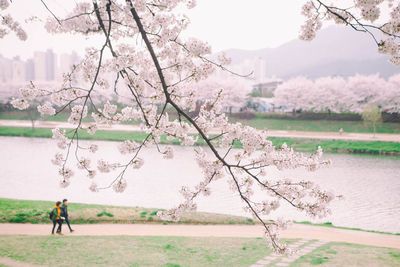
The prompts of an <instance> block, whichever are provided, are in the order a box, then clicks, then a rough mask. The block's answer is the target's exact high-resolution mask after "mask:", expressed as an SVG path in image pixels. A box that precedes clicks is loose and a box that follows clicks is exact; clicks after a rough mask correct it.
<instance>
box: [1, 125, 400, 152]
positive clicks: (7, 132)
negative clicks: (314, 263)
mask: <svg viewBox="0 0 400 267" xmlns="http://www.w3.org/2000/svg"><path fill="white" fill-rule="evenodd" d="M67 132H68V131H67ZM67 135H68V134H67ZM146 135H147V134H146V133H144V132H140V131H139V132H137V131H136V132H135V131H132V132H129V131H106V130H99V131H97V132H96V134H94V135H90V134H88V133H87V132H86V131H83V130H81V131H79V138H80V139H82V140H104V141H124V140H134V141H137V142H140V141H142V140H143V139H144V138H145V137H146ZM0 136H15V137H34V138H51V137H52V132H51V129H50V128H35V129H32V128H30V127H9V126H0ZM268 139H269V140H271V141H272V143H273V144H274V145H275V146H276V147H280V146H281V145H282V144H283V143H286V144H287V145H289V146H291V147H293V149H294V150H295V151H298V152H307V153H314V152H315V151H316V150H317V148H318V146H321V147H322V149H323V150H324V152H328V153H354V154H373V155H392V156H399V155H400V142H386V141H355V140H328V139H318V135H316V136H315V138H297V137H296V138H292V137H269V138H268ZM160 143H161V144H169V145H179V141H178V140H176V139H175V140H172V141H170V140H167V138H166V136H162V137H161V142H160ZM195 145H196V146H203V145H205V142H204V140H203V139H201V138H199V140H198V141H197V142H196V144H195ZM234 147H235V148H241V145H240V144H239V143H236V144H234Z"/></svg>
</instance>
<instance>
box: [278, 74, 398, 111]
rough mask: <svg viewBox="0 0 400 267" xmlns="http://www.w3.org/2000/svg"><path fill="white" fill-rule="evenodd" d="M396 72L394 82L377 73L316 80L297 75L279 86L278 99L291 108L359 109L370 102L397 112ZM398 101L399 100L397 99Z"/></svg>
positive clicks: (312, 109)
mask: <svg viewBox="0 0 400 267" xmlns="http://www.w3.org/2000/svg"><path fill="white" fill-rule="evenodd" d="M396 79H397V77H396V76H393V77H391V78H390V82H388V81H386V80H384V79H382V78H381V77H379V75H378V74H376V75H355V76H352V77H349V78H348V79H347V80H345V79H343V78H341V77H322V78H319V79H317V80H315V81H314V82H313V81H311V80H309V79H306V78H304V77H296V78H293V79H290V80H288V81H287V82H285V83H283V84H281V85H280V86H278V88H277V89H276V90H275V98H274V102H275V104H277V105H283V106H287V107H289V108H290V109H301V110H304V111H310V112H327V111H328V112H330V111H332V112H338V113H340V112H355V113H359V114H361V113H362V111H363V110H364V108H365V107H366V106H369V105H378V106H380V107H383V108H384V110H386V111H387V112H392V113H393V112H397V111H398V109H397V106H398V98H396V96H397V95H398V92H399V91H398V90H396V88H398V87H396V85H395V84H396ZM396 101H397V102H396Z"/></svg>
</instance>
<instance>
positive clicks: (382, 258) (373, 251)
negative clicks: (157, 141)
mask: <svg viewBox="0 0 400 267" xmlns="http://www.w3.org/2000/svg"><path fill="white" fill-rule="evenodd" d="M313 265H322V266H327V267H342V266H362V267H378V266H379V267H381V266H385V267H386V266H387V267H389V266H393V267H395V266H400V249H392V248H381V247H369V246H364V245H357V244H349V243H339V242H330V243H328V244H325V245H322V246H321V247H318V248H317V249H315V250H313V251H312V252H311V253H309V254H307V255H305V256H302V257H300V258H299V259H298V260H296V261H295V262H294V263H293V264H291V265H290V266H296V267H297V266H298V267H308V266H313Z"/></svg>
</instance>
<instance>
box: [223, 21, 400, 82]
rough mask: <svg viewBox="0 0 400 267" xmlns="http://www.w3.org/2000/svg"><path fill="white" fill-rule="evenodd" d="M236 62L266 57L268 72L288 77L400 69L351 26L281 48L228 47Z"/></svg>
mask: <svg viewBox="0 0 400 267" xmlns="http://www.w3.org/2000/svg"><path fill="white" fill-rule="evenodd" d="M225 52H226V53H227V55H228V56H229V57H231V58H232V63H233V64H240V63H241V62H243V61H244V60H246V59H253V58H258V57H259V58H262V59H264V60H265V61H266V75H267V76H274V75H275V76H278V77H281V78H284V79H287V78H291V77H294V76H298V75H304V76H307V77H309V78H317V77H321V76H329V75H332V76H334V75H340V76H345V77H347V76H352V75H355V74H357V73H359V74H375V73H380V74H381V76H382V77H388V76H391V75H393V74H396V73H400V67H396V66H394V65H392V64H391V63H389V62H388V56H385V55H382V54H379V53H378V51H377V46H376V44H375V43H374V41H373V40H372V38H371V37H370V36H369V35H368V34H365V33H362V32H356V31H354V30H352V29H350V28H348V27H340V26H331V27H328V28H326V29H324V30H321V31H319V32H318V34H317V37H316V38H315V39H314V40H313V41H311V42H306V41H302V40H298V39H296V40H293V41H290V42H288V43H285V44H283V45H281V46H279V47H277V48H265V49H260V50H253V51H247V50H240V49H230V50H227V51H225Z"/></svg>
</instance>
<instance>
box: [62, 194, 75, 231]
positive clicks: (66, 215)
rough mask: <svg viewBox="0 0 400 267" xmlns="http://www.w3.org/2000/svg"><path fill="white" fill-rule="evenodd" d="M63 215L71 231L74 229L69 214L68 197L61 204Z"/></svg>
mask: <svg viewBox="0 0 400 267" xmlns="http://www.w3.org/2000/svg"><path fill="white" fill-rule="evenodd" d="M61 215H62V216H63V217H64V220H65V222H66V223H67V225H68V228H69V230H70V231H71V233H72V232H73V231H74V230H72V228H71V225H70V224H69V215H68V199H64V200H63V204H62V205H61Z"/></svg>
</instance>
